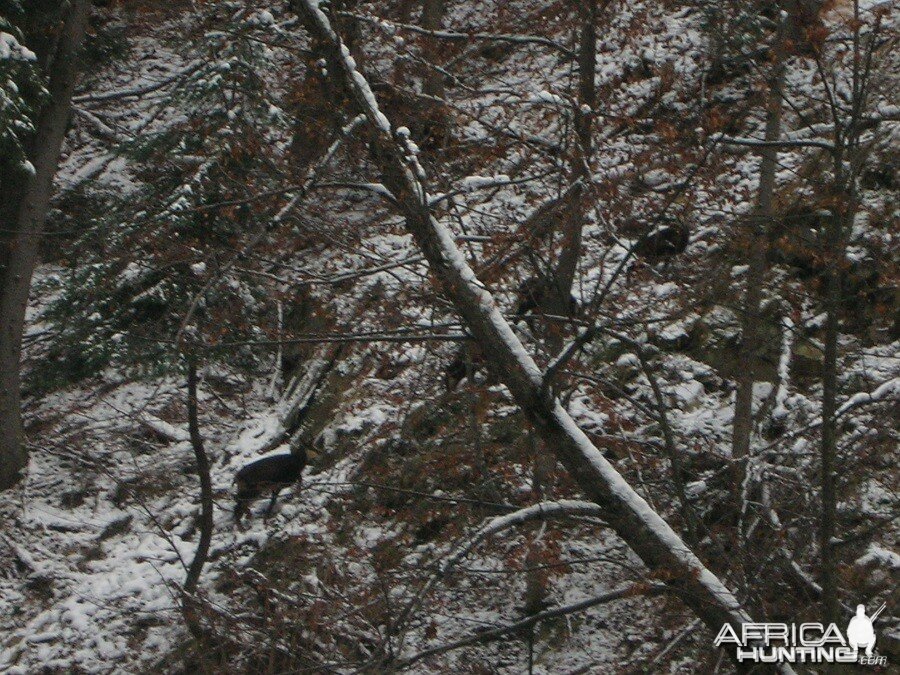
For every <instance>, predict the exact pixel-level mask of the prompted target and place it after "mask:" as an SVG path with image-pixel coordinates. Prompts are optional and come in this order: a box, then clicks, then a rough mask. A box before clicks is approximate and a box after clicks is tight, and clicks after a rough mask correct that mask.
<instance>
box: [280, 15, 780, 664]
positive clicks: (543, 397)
mask: <svg viewBox="0 0 900 675" xmlns="http://www.w3.org/2000/svg"><path fill="white" fill-rule="evenodd" d="M292 6H293V7H294V9H295V10H296V12H297V13H298V14H299V15H300V17H301V19H302V20H303V23H304V25H305V26H306V28H307V30H308V31H309V32H310V33H311V34H312V36H313V38H314V39H316V40H317V41H318V42H319V43H320V45H321V47H322V49H323V51H324V53H325V54H326V58H327V60H328V72H329V73H330V75H331V76H332V77H339V78H340V79H341V81H342V82H343V85H344V87H346V89H347V91H348V93H349V95H350V98H351V100H352V101H353V103H354V105H355V106H356V108H357V109H358V110H359V111H361V112H362V113H363V114H365V116H366V118H367V119H368V120H369V123H370V125H371V127H372V133H371V142H372V144H373V145H374V146H375V150H376V152H375V153H373V154H374V157H375V158H376V162H377V163H378V166H379V168H380V170H381V173H382V179H383V181H384V183H385V186H386V187H387V188H388V190H390V192H391V193H392V195H393V198H394V200H395V203H396V205H397V208H398V209H399V211H400V212H401V214H402V215H403V217H404V221H405V226H406V228H407V230H408V231H409V232H410V233H411V234H412V236H413V239H414V240H415V242H416V243H417V245H418V246H419V248H420V249H421V250H422V253H423V255H424V257H425V259H426V260H427V262H428V265H429V267H430V269H431V272H432V274H433V275H434V277H435V279H436V280H437V281H438V282H439V284H440V286H441V288H442V290H443V292H444V293H445V294H446V296H447V297H448V298H449V299H450V300H451V301H452V302H453V304H454V305H455V307H456V310H457V311H458V312H459V314H460V316H461V317H462V319H463V321H464V322H465V323H466V325H467V327H468V329H469V331H470V332H471V334H472V336H473V337H474V339H475V340H476V342H477V344H478V346H479V348H480V349H481V350H482V352H483V353H484V355H485V357H486V359H485V360H486V361H487V363H489V364H491V367H492V369H493V370H494V372H495V373H496V375H497V376H498V378H499V379H500V380H501V381H502V382H503V383H504V384H506V386H507V387H508V388H509V391H510V393H511V394H512V396H513V398H514V399H515V401H516V402H517V403H518V405H519V406H520V407H521V408H522V411H523V412H524V414H525V415H526V416H527V418H528V420H529V422H530V423H531V424H532V425H533V426H534V427H535V429H536V430H537V432H538V433H539V434H540V436H541V437H542V439H543V440H544V442H545V444H546V446H547V447H548V448H550V449H551V450H552V451H553V452H554V453H555V455H556V457H557V459H559V460H560V462H562V464H563V465H564V466H565V467H566V468H567V469H568V471H569V472H570V473H571V475H572V477H573V478H574V479H575V481H576V482H577V483H578V485H579V486H580V487H581V489H582V490H583V491H584V493H585V494H586V495H588V496H589V497H590V499H592V500H593V501H594V502H596V503H597V504H598V505H600V506H601V507H602V508H603V511H604V515H603V517H604V519H605V520H606V522H607V523H608V524H609V525H610V527H612V528H613V529H614V530H615V531H616V533H617V534H618V535H619V536H620V537H622V539H623V540H625V542H626V543H627V544H628V545H629V546H630V547H631V548H632V550H634V551H635V552H636V553H637V554H638V555H639V556H640V557H641V559H642V560H643V561H644V562H645V563H646V564H647V566H648V567H649V568H650V569H651V570H652V571H653V572H654V573H656V574H659V575H661V576H662V577H663V578H665V580H666V583H667V584H668V585H669V587H670V588H671V589H672V591H673V592H674V593H675V594H677V595H678V596H679V597H680V598H681V599H682V600H683V601H684V602H685V603H686V604H687V605H688V606H690V607H691V608H692V609H693V610H694V612H696V614H697V615H698V616H699V617H701V618H702V619H703V621H704V622H705V623H706V625H707V626H708V627H709V628H710V629H711V630H713V631H716V632H717V631H719V630H720V628H721V627H722V624H724V623H729V624H731V625H733V626H736V625H738V624H743V623H745V622H748V621H750V620H751V619H750V617H749V616H748V615H747V613H746V612H745V611H744V610H743V609H742V607H741V605H740V603H739V602H738V601H737V599H736V598H735V597H734V596H733V595H732V593H731V591H729V590H728V589H727V588H726V587H725V585H724V584H723V583H722V582H721V581H720V580H719V579H718V578H717V577H716V576H715V575H714V574H713V573H712V572H710V571H709V570H708V569H707V568H706V567H705V566H704V565H703V563H702V562H701V561H700V560H699V559H698V558H697V556H696V555H695V554H694V553H693V551H691V550H690V548H688V546H686V545H685V543H684V542H683V541H682V540H681V538H680V537H679V536H678V535H677V534H676V533H675V532H674V531H673V530H672V528H670V527H669V525H668V524H667V523H666V522H665V521H664V520H663V519H662V518H661V517H660V516H659V514H657V513H656V512H655V511H654V510H653V509H652V508H651V507H650V506H649V505H648V504H647V502H646V501H645V500H644V499H643V498H642V497H640V496H639V495H638V494H637V493H636V492H635V491H634V489H632V487H631V486H630V485H629V484H628V483H627V482H626V481H625V480H624V479H623V478H622V476H621V475H620V474H619V473H618V472H617V471H616V470H615V468H614V467H613V466H612V465H611V464H610V463H609V462H608V461H607V460H606V458H604V457H603V455H602V454H601V452H600V451H599V450H598V449H597V447H596V446H594V445H593V443H591V441H590V440H589V439H588V437H587V436H586V435H585V434H584V432H583V431H582V430H581V429H580V428H579V427H578V425H577V424H576V423H575V422H574V420H573V419H572V417H571V416H570V415H569V413H568V412H567V411H566V409H565V408H564V407H563V405H562V404H561V403H560V401H559V400H558V399H557V398H556V397H555V396H553V395H552V394H549V393H548V392H547V391H546V390H545V388H544V387H543V386H542V385H543V375H542V373H541V371H540V369H539V368H538V366H537V364H535V362H534V360H533V359H532V358H531V356H529V355H528V353H527V352H526V351H525V348H524V347H523V345H522V343H521V342H520V341H519V339H518V338H517V337H516V335H515V333H514V332H513V331H512V329H511V328H510V325H509V324H508V323H507V321H506V319H504V318H503V315H502V314H501V313H500V310H499V308H498V307H497V304H496V303H495V301H494V298H493V297H492V296H491V294H490V293H489V292H488V291H487V290H486V288H485V286H484V285H483V284H482V283H481V282H480V281H479V280H478V279H477V278H476V276H475V273H474V272H473V271H472V268H471V267H469V265H468V264H467V263H466V260H465V258H464V257H463V255H462V253H461V252H460V250H459V248H458V247H457V246H456V243H455V241H454V239H453V235H452V233H451V232H449V231H448V230H447V229H446V228H444V227H443V226H442V225H441V224H440V223H438V221H437V220H436V219H435V218H434V217H433V215H432V214H431V212H430V209H429V207H428V194H427V192H426V190H425V186H424V185H423V183H422V180H423V179H424V171H423V169H422V167H421V166H420V165H419V164H418V162H417V161H416V159H415V156H414V155H413V154H411V153H409V152H408V150H407V149H406V148H404V147H403V143H404V141H403V139H397V140H395V138H394V136H393V134H392V132H391V124H390V122H389V121H388V119H387V118H386V117H385V116H384V115H383V114H382V113H381V111H380V110H379V109H378V105H377V102H376V100H375V96H374V95H373V93H372V90H371V88H370V87H369V84H368V82H367V81H366V79H365V77H364V76H363V75H362V73H360V72H359V71H358V70H357V68H356V63H355V62H354V60H353V59H352V58H351V57H350V56H349V52H347V50H346V49H344V48H343V45H342V43H341V40H340V38H339V37H338V35H337V34H336V33H335V32H334V31H333V30H332V28H331V24H330V22H329V20H328V17H326V16H325V14H324V13H323V12H322V11H321V10H320V9H319V6H318V2H317V0H292ZM354 112H355V111H354ZM781 669H782V670H783V671H784V672H793V671H792V670H791V668H790V667H789V666H781Z"/></svg>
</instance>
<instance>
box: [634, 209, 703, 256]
mask: <svg viewBox="0 0 900 675" xmlns="http://www.w3.org/2000/svg"><path fill="white" fill-rule="evenodd" d="M690 234H691V233H690V230H689V229H688V226H687V225H686V224H685V223H683V222H682V221H680V220H678V219H676V218H672V219H667V222H665V223H662V224H660V225H657V226H656V227H654V228H653V229H652V230H650V231H649V232H647V233H646V234H645V235H643V236H642V237H640V238H639V239H638V240H637V242H636V243H635V245H634V253H635V255H638V256H641V257H644V258H651V259H654V258H664V257H668V256H673V255H677V254H679V253H681V252H682V251H684V249H686V248H687V245H688V242H689V241H690Z"/></svg>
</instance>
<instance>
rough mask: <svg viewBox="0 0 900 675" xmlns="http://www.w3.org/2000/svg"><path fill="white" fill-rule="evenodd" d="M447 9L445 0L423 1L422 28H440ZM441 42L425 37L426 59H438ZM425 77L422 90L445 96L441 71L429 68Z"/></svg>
mask: <svg viewBox="0 0 900 675" xmlns="http://www.w3.org/2000/svg"><path fill="white" fill-rule="evenodd" d="M446 9H447V8H446V5H445V2H444V0H424V1H423V2H422V28H427V29H428V30H438V29H440V27H441V22H442V21H443V20H444V14H445V12H446ZM439 43H440V40H438V39H437V38H434V37H426V38H425V40H424V44H425V49H424V55H425V60H426V61H428V62H429V63H435V62H436V61H437V54H438V46H439ZM423 79H424V83H423V85H422V91H423V92H424V93H425V94H426V95H427V96H435V97H437V98H444V76H443V75H442V74H441V73H439V72H437V71H436V70H433V69H431V68H428V69H427V72H425V74H424V75H423Z"/></svg>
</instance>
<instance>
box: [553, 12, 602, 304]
mask: <svg viewBox="0 0 900 675" xmlns="http://www.w3.org/2000/svg"><path fill="white" fill-rule="evenodd" d="M575 4H576V7H577V9H578V12H579V14H580V18H581V35H580V38H579V41H578V109H577V110H576V111H575V135H576V137H577V138H578V148H577V149H576V151H575V154H574V158H573V167H572V169H573V171H572V173H573V175H574V176H575V177H576V179H579V180H581V182H582V183H583V185H582V188H581V189H580V190H577V191H576V193H575V195H574V198H573V201H572V205H571V208H569V209H567V213H566V216H568V217H567V218H566V219H565V220H564V222H563V240H562V248H561V250H560V253H559V259H558V260H557V263H556V271H555V274H554V277H555V279H554V281H555V284H556V292H555V294H554V295H555V296H556V297H555V301H556V303H557V307H554V308H553V309H552V311H551V313H553V314H557V315H560V316H565V315H567V314H569V313H570V311H569V305H570V302H569V298H570V296H571V295H572V284H573V283H574V281H575V273H576V271H577V270H578V261H579V260H580V259H581V235H582V232H583V230H584V212H583V210H582V208H581V195H582V194H583V191H584V190H585V189H587V187H588V185H589V183H590V180H591V169H590V164H591V156H592V153H593V141H592V139H591V128H592V122H593V118H594V112H595V110H594V108H595V107H596V105H597V87H596V83H595V80H596V73H597V57H596V54H597V0H587V1H586V2H582V1H579V2H576V3H575Z"/></svg>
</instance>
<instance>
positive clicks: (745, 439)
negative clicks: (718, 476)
mask: <svg viewBox="0 0 900 675" xmlns="http://www.w3.org/2000/svg"><path fill="white" fill-rule="evenodd" d="M785 32H786V24H785V20H784V19H782V21H781V23H780V24H779V27H778V34H777V36H776V37H775V46H774V49H773V56H774V63H773V68H772V73H771V78H770V80H769V100H768V106H767V111H766V131H765V140H766V142H767V143H776V142H777V141H778V139H779V137H780V136H781V97H782V89H783V83H784V39H785ZM761 154H762V162H761V163H760V167H759V195H758V197H757V203H756V209H755V210H754V213H753V214H751V216H750V220H749V227H750V247H749V248H750V250H749V256H748V261H747V262H748V269H747V288H746V291H745V295H744V307H743V312H742V314H741V338H742V339H741V350H740V356H739V360H740V363H741V368H740V371H739V375H738V378H737V394H736V396H735V402H734V424H733V437H732V446H731V447H732V455H733V456H734V458H735V459H741V458H744V457H746V456H747V454H748V453H749V452H750V436H751V434H752V431H753V383H754V382H755V381H756V374H757V367H758V365H759V358H760V351H761V346H762V345H760V339H759V338H760V335H759V321H760V305H761V303H762V287H763V282H764V279H765V275H766V246H767V241H768V233H769V228H770V226H771V222H772V218H773V204H774V198H775V174H776V172H777V170H778V148H777V146H774V145H768V146H766V147H764V148H763V150H762V153H761ZM735 469H736V471H735V474H736V475H735V483H736V485H735V493H736V494H740V491H741V485H742V484H743V478H744V465H743V464H742V463H740V462H738V463H736V464H735Z"/></svg>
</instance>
